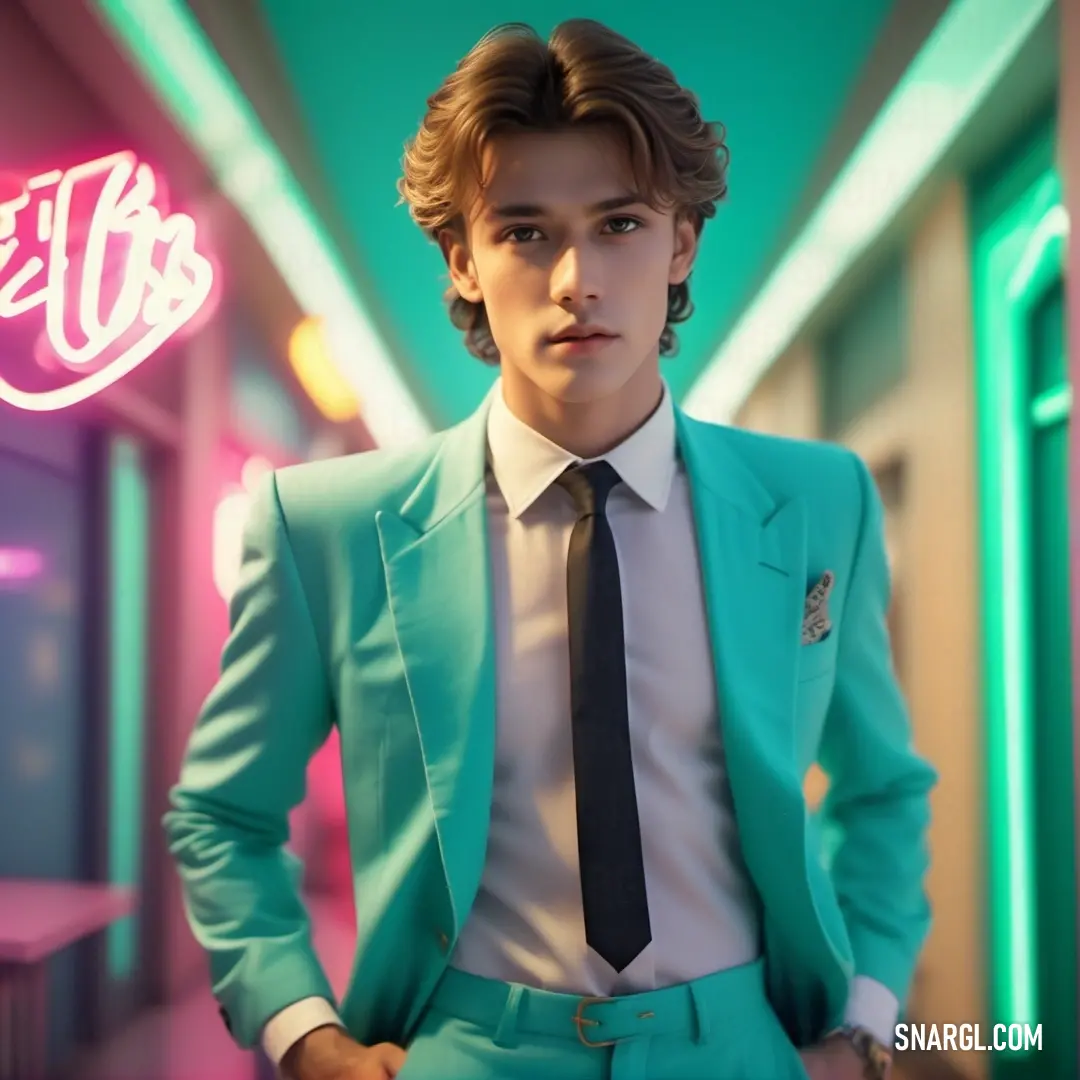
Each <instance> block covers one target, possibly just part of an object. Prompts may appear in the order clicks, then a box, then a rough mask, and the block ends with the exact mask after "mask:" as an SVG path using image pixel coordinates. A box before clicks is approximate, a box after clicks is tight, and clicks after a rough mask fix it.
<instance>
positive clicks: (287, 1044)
mask: <svg viewBox="0 0 1080 1080" xmlns="http://www.w3.org/2000/svg"><path fill="white" fill-rule="evenodd" d="M331 1024H332V1025H334V1026H335V1027H340V1028H344V1026H345V1025H344V1024H343V1023H342V1022H341V1017H340V1016H338V1014H337V1011H336V1010H335V1009H334V1006H333V1005H331V1004H330V1002H329V1001H327V1000H326V998H321V997H308V998H302V999H301V1000H300V1001H294V1002H293V1004H292V1005H288V1006H286V1007H285V1008H284V1009H282V1010H281V1012H279V1013H275V1014H274V1015H273V1016H272V1017H270V1019H269V1020H267V1022H266V1024H265V1026H264V1027H263V1030H262V1047H263V1050H264V1051H265V1053H266V1056H267V1057H268V1058H269V1059H270V1060H271V1061H272V1062H273V1063H274V1065H280V1064H281V1059H282V1058H283V1057H284V1056H285V1055H286V1054H287V1053H288V1051H289V1049H290V1048H291V1047H292V1046H294V1045H295V1044H296V1043H298V1042H299V1041H300V1040H301V1039H302V1038H303V1037H304V1036H305V1035H307V1034H308V1032H311V1031H314V1030H315V1029H316V1028H321V1027H327V1026H328V1025H331Z"/></svg>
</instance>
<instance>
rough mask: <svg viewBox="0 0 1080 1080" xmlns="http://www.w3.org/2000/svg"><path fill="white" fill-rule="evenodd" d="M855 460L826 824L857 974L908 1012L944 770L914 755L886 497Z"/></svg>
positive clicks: (829, 721) (824, 743)
mask: <svg viewBox="0 0 1080 1080" xmlns="http://www.w3.org/2000/svg"><path fill="white" fill-rule="evenodd" d="M851 460H852V462H853V463H854V466H855V471H856V473H857V477H858V489H859V494H860V498H861V504H862V513H861V523H860V529H859V537H858V541H857V544H856V549H855V556H854V562H853V566H852V571H851V575H850V578H849V588H848V593H847V597H846V601H845V604H844V608H843V616H842V620H841V622H840V625H839V630H838V632H839V634H840V640H839V642H838V646H837V647H838V653H837V673H836V684H835V688H834V691H833V698H832V703H831V705H830V708H829V712H828V715H827V717H826V721H825V727H824V730H823V733H822V740H821V748H820V757H819V760H820V763H821V766H822V768H823V769H824V771H825V772H826V774H827V775H828V776H829V790H828V792H827V794H826V796H825V799H824V801H823V803H822V807H821V818H822V825H823V829H824V834H825V841H826V850H827V851H830V852H831V870H832V878H833V883H834V885H835V888H836V891H837V896H838V899H839V902H840V907H841V910H842V911H843V913H844V917H845V922H846V925H847V929H848V933H849V937H850V939H851V944H852V950H853V954H854V960H855V974H856V977H860V976H861V977H864V978H867V979H872V980H874V981H876V982H878V983H881V984H882V985H883V986H885V987H886V988H887V989H888V990H890V991H891V992H892V993H893V994H894V995H895V997H896V999H897V1001H898V1002H899V1003H901V1006H902V1005H903V1003H904V1002H905V1001H906V998H907V995H908V992H909V990H910V986H911V981H912V978H913V975H914V971H915V965H916V961H917V959H918V955H919V952H920V950H921V948H922V944H923V941H924V939H925V937H926V934H927V932H928V931H929V927H930V905H929V901H928V898H927V895H926V892H925V888H924V878H925V875H926V871H927V868H928V866H929V853H928V845H927V829H928V825H929V819H930V807H929V795H930V791H931V790H932V788H933V787H934V785H935V784H936V782H937V773H936V771H935V770H934V769H933V768H932V767H931V766H930V765H929V764H928V763H927V762H925V761H924V760H922V759H921V758H920V757H919V756H918V754H917V753H916V752H915V750H914V748H913V745H912V732H911V725H910V721H909V717H908V711H907V707H906V705H905V702H904V699H903V696H902V694H901V691H900V687H899V685H898V683H897V680H896V676H895V673H894V671H893V664H892V651H891V648H890V643H889V634H888V629H887V626H886V616H887V613H888V607H889V601H890V592H891V582H890V576H889V567H888V563H887V560H886V554H885V536H884V514H883V511H882V505H881V500H880V497H879V495H878V492H877V488H876V486H875V484H874V482H873V479H872V477H871V476H870V474H869V472H868V470H867V469H866V466H865V465H864V464H863V463H862V461H861V460H860V459H859V458H858V457H856V456H855V455H854V454H852V455H851Z"/></svg>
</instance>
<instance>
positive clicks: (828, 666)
mask: <svg viewBox="0 0 1080 1080" xmlns="http://www.w3.org/2000/svg"><path fill="white" fill-rule="evenodd" d="M836 642H837V634H836V630H835V629H834V630H832V631H831V632H830V633H829V635H828V636H827V637H824V638H822V639H821V640H820V641H816V642H814V644H813V645H800V646H799V682H800V683H804V682H809V681H810V680H811V679H818V678H820V677H821V676H823V675H827V674H828V673H829V672H830V671H832V670H833V668H834V667H836Z"/></svg>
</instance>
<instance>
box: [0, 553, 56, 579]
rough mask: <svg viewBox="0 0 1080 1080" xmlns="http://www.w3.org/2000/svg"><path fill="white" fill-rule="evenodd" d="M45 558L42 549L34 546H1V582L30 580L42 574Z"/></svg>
mask: <svg viewBox="0 0 1080 1080" xmlns="http://www.w3.org/2000/svg"><path fill="white" fill-rule="evenodd" d="M44 566H45V560H44V559H43V558H42V555H41V552H40V551H35V550H33V549H32V548H8V547H0V584H3V583H4V582H8V581H30V580H31V579H32V578H36V577H38V576H39V575H40V574H41V571H42V569H43V568H44Z"/></svg>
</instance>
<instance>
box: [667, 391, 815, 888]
mask: <svg viewBox="0 0 1080 1080" xmlns="http://www.w3.org/2000/svg"><path fill="white" fill-rule="evenodd" d="M677 415H678V430H679V447H680V451H681V453H682V455H683V460H684V461H685V463H686V467H687V472H688V474H689V477H690V482H691V490H692V492H693V504H694V516H695V523H696V527H697V534H698V547H699V552H700V560H701V567H702V575H703V578H704V581H703V586H704V590H705V597H706V608H707V612H708V618H709V628H710V633H711V636H712V649H713V659H714V664H715V668H716V678H717V693H718V697H719V702H720V724H721V729H722V733H723V739H724V747H725V755H726V758H727V761H728V770H729V774H730V783H731V788H732V796H733V798H734V800H735V805H736V810H737V812H738V816H739V830H740V835H741V837H742V841H743V846H744V849H745V857H746V860H747V865H748V867H749V869H750V871H751V873H752V874H753V876H754V878H755V880H756V881H757V882H758V885H759V888H760V887H762V886H763V884H764V883H765V882H767V881H768V880H769V879H770V877H771V875H772V871H773V867H774V866H775V865H776V862H777V860H776V854H775V853H776V846H777V844H778V842H779V841H781V840H782V839H783V838H782V837H781V836H780V835H778V830H777V828H776V823H777V821H778V820H780V818H778V813H777V811H778V809H779V810H783V811H785V812H790V813H791V814H792V815H794V818H795V820H796V821H797V822H798V823H799V826H800V828H799V829H798V830H791V834H790V836H788V837H787V840H788V841H789V842H790V843H791V844H792V845H793V846H794V845H797V850H793V851H792V852H791V854H792V855H793V856H794V857H796V858H797V859H798V860H801V859H802V832H801V824H802V810H801V806H802V782H801V777H799V776H798V774H797V772H796V769H795V766H794V760H795V759H794V734H795V733H794V722H795V696H796V677H797V672H798V660H799V653H798V650H799V647H800V630H801V626H802V612H803V603H804V599H805V579H806V531H805V530H806V523H805V509H804V504H803V502H802V500H801V499H793V500H791V501H789V502H785V503H783V504H782V505H778V504H777V502H776V500H774V498H773V497H772V495H771V494H770V493H769V492H768V491H767V489H766V488H765V487H764V486H763V485H762V484H761V482H760V481H759V480H758V479H757V477H756V476H755V475H754V474H753V473H752V472H751V471H750V470H749V468H748V467H747V466H746V464H745V463H744V462H743V460H742V458H741V457H740V456H739V455H738V453H737V452H736V451H735V450H733V449H732V447H731V446H730V443H729V441H728V439H729V437H728V436H727V435H726V433H725V432H724V431H723V429H718V428H715V427H710V426H706V425H703V424H699V423H697V422H696V421H694V420H692V419H690V418H689V417H687V416H685V414H682V413H681V412H680V413H678V414H677ZM766 774H768V775H766ZM778 791H779V792H780V797H781V799H782V800H783V805H782V806H780V807H778V806H777V803H776V799H777V793H778ZM791 865H792V864H791V863H788V867H789V868H790V866H791ZM795 865H798V862H796V863H795Z"/></svg>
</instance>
